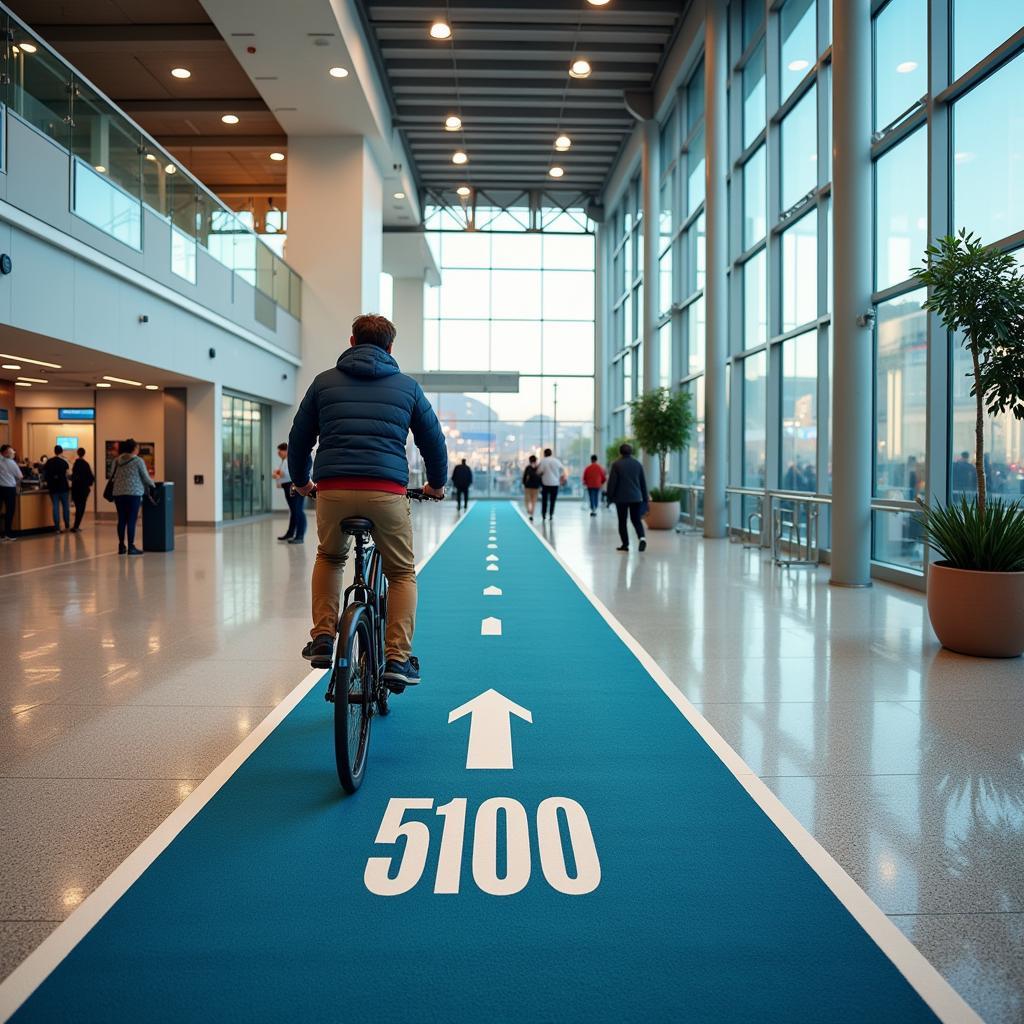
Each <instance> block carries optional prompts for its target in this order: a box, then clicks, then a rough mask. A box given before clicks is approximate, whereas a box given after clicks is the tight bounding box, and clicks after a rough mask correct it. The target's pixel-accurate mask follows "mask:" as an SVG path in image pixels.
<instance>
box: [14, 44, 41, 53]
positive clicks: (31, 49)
mask: <svg viewBox="0 0 1024 1024" xmlns="http://www.w3.org/2000/svg"><path fill="white" fill-rule="evenodd" d="M18 45H19V46H20V47H21V52H22V53H35V52H36V49H37V47H36V44H35V43H18Z"/></svg>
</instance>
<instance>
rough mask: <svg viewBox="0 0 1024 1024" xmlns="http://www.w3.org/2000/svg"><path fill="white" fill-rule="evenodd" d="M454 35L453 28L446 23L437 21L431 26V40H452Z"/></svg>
mask: <svg viewBox="0 0 1024 1024" xmlns="http://www.w3.org/2000/svg"><path fill="white" fill-rule="evenodd" d="M451 34H452V27H451V25H449V24H448V22H446V21H435V22H434V24H433V25H431V26H430V38H431V39H450V38H451Z"/></svg>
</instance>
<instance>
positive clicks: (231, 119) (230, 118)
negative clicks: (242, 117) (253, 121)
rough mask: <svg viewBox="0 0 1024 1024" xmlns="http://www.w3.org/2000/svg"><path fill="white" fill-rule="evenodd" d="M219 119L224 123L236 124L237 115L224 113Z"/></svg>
mask: <svg viewBox="0 0 1024 1024" xmlns="http://www.w3.org/2000/svg"><path fill="white" fill-rule="evenodd" d="M221 120H222V121H223V122H224V123H225V124H238V115H237V114H224V115H223V116H222V117H221Z"/></svg>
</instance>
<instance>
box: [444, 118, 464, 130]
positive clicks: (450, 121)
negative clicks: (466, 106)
mask: <svg viewBox="0 0 1024 1024" xmlns="http://www.w3.org/2000/svg"><path fill="white" fill-rule="evenodd" d="M461 127H462V118H461V117H459V115H458V114H449V115H448V116H447V117H446V118H445V119H444V130H445V131H446V132H457V131H458V130H459V129H460V128H461Z"/></svg>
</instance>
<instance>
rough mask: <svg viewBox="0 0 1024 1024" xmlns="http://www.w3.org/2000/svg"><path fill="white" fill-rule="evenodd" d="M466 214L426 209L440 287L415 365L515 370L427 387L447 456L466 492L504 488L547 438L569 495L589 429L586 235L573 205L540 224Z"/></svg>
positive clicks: (590, 275)
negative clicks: (462, 220) (488, 387)
mask: <svg viewBox="0 0 1024 1024" xmlns="http://www.w3.org/2000/svg"><path fill="white" fill-rule="evenodd" d="M547 219H548V218H546V217H545V218H544V220H547ZM475 222H476V224H477V225H485V227H484V228H483V229H481V228H479V227H478V229H477V230H474V231H466V230H462V229H461V227H460V226H459V225H457V224H456V223H455V222H454V218H452V217H450V216H449V215H448V214H447V213H446V212H445V211H443V210H435V211H433V212H432V213H431V214H430V215H429V217H428V235H427V237H428V240H429V243H430V245H431V248H432V250H433V253H434V257H435V259H436V260H437V264H438V266H439V267H440V270H441V286H440V288H435V289H430V291H429V292H428V294H427V301H426V319H425V324H424V329H425V338H424V369H425V370H427V371H428V372H429V371H434V370H442V371H452V370H461V371H476V372H481V373H486V372H491V371H517V372H518V373H519V375H520V377H519V391H518V393H515V394H511V393H505V394H502V393H475V394H428V398H430V400H431V402H432V403H433V405H434V408H435V409H436V410H437V413H438V416H439V418H440V420H441V424H442V429H443V430H444V431H445V434H446V436H447V439H448V451H449V456H450V458H451V460H452V465H453V466H454V465H455V464H456V463H457V462H458V461H459V460H460V459H462V458H465V459H466V460H467V462H468V464H469V466H470V467H471V468H472V470H473V475H474V481H473V493H474V494H475V495H477V496H479V497H486V496H490V497H506V496H511V495H517V494H519V493H520V492H521V488H520V479H521V476H522V467H523V465H524V464H525V462H526V459H527V458H528V456H529V455H530V454H537V455H539V454H540V453H541V450H542V449H543V448H544V447H551V448H553V449H554V450H555V452H556V454H557V455H558V456H559V457H560V458H561V460H562V462H563V463H564V464H565V465H566V467H567V468H568V470H569V477H570V482H569V487H568V492H569V493H574V494H578V493H580V473H581V472H582V471H583V468H584V466H585V465H586V464H587V463H588V462H589V459H590V454H591V451H592V447H593V436H594V432H593V423H594V236H593V234H592V233H591V232H590V231H589V230H587V221H586V218H585V217H584V216H583V213H582V211H576V216H575V217H574V216H571V215H568V214H563V215H560V216H557V217H555V218H554V224H553V230H550V231H549V230H542V231H530V230H526V229H525V226H524V225H525V224H527V223H529V218H528V217H524V218H519V217H517V216H515V214H514V212H502V211H500V210H484V209H480V208H478V209H477V210H476V221H475ZM413 458H414V461H415V456H413Z"/></svg>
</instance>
